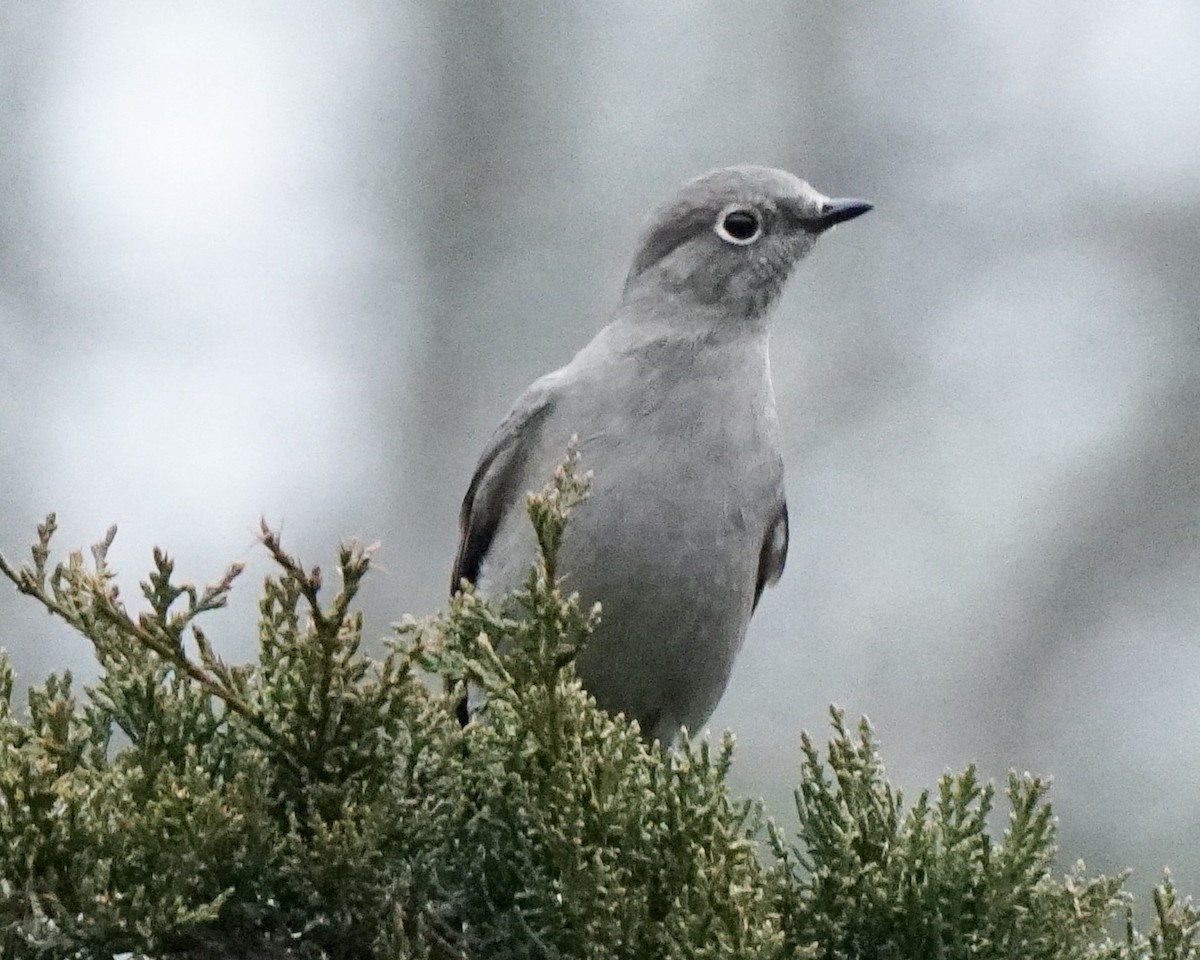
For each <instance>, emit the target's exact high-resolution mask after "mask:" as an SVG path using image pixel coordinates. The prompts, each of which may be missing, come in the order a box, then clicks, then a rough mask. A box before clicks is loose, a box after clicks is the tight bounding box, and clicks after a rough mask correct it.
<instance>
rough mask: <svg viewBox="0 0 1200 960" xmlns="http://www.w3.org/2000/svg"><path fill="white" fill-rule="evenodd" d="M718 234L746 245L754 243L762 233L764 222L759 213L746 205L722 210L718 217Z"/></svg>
mask: <svg viewBox="0 0 1200 960" xmlns="http://www.w3.org/2000/svg"><path fill="white" fill-rule="evenodd" d="M716 230H717V236H718V237H720V238H721V239H722V240H725V241H727V242H729V243H736V244H737V245H738V246H745V245H746V244H748V243H753V242H754V241H755V240H757V239H758V238H759V236H760V235H761V234H762V222H761V221H760V220H759V218H758V214H757V213H755V212H754V211H753V210H747V209H745V208H744V207H734V208H733V209H731V210H725V211H722V213H721V216H720V217H718V218H717V226H716Z"/></svg>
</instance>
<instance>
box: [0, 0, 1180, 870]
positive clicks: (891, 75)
mask: <svg viewBox="0 0 1200 960" xmlns="http://www.w3.org/2000/svg"><path fill="white" fill-rule="evenodd" d="M733 162H757V163H766V164H771V165H778V166H783V167H786V168H788V169H791V170H793V171H795V172H797V173H800V174H801V175H803V176H806V177H807V178H808V179H810V180H811V181H812V182H813V183H814V184H815V185H816V186H817V187H818V188H819V189H821V190H823V191H825V192H827V193H831V194H841V195H855V196H862V197H866V198H868V199H870V200H873V201H874V202H875V203H876V205H877V207H876V211H875V212H874V213H873V214H871V215H870V216H869V217H865V218H863V219H862V220H860V221H856V222H855V223H854V224H853V225H848V226H847V227H845V228H843V229H839V230H838V231H837V232H836V234H835V235H833V236H831V237H828V238H827V239H826V240H825V241H824V242H823V244H822V245H821V246H820V247H819V249H818V250H817V251H816V253H815V254H814V255H813V257H812V258H811V259H810V260H809V261H808V262H807V263H806V264H804V265H803V267H802V268H801V270H800V272H799V274H798V276H797V278H796V279H795V280H794V281H793V284H792V286H791V288H790V291H789V294H788V296H787V297H786V298H785V299H784V301H783V303H782V304H781V307H780V309H779V311H778V316H777V318H776V324H775V331H774V335H773V341H772V348H773V362H774V373H775V383H776V390H777V395H778V401H779V407H780V414H781V417H782V419H783V421H784V425H785V442H786V449H785V459H786V463H787V469H788V494H789V500H790V502H791V508H792V547H791V555H790V558H789V565H788V570H787V573H786V574H785V576H784V579H783V582H782V583H781V585H780V586H779V587H778V588H776V589H775V590H772V591H769V592H768V594H767V595H766V598H765V599H764V601H763V603H762V605H761V607H760V609H759V612H758V615H757V617H756V618H755V621H754V623H753V624H752V627H751V631H750V638H749V641H748V642H747V646H746V648H745V650H744V652H743V655H742V657H741V660H740V662H739V664H738V668H737V671H736V674H735V676H734V679H733V682H732V685H731V687H730V689H729V691H728V693H727V695H726V697H725V700H724V702H723V703H722V705H721V708H720V710H719V711H718V713H717V715H716V716H715V717H714V718H713V721H712V725H713V727H714V728H716V729H720V728H724V727H730V728H733V729H734V730H736V731H737V734H738V739H739V753H738V761H737V766H736V787H737V789H738V790H740V791H742V792H744V793H748V794H754V795H760V796H765V797H766V798H767V799H768V802H769V804H770V806H771V808H772V809H773V811H774V812H775V813H776V814H779V815H780V816H782V817H783V818H784V819H789V803H790V789H791V785H792V784H793V782H794V781H795V779H796V776H797V765H798V755H799V751H798V735H799V731H800V730H801V729H802V728H807V729H810V730H813V731H814V732H816V733H817V735H818V737H822V738H823V736H824V733H825V723H826V720H825V711H826V708H827V705H828V704H829V703H830V702H837V703H839V704H841V705H842V706H843V707H845V708H846V709H847V711H849V712H850V714H851V715H857V714H859V713H864V712H865V713H867V714H868V715H869V716H870V717H871V718H872V720H873V722H874V723H875V725H876V728H877V730H878V732H879V734H880V736H881V737H882V739H883V744H884V751H885V757H886V759H887V761H888V764H889V770H890V772H891V773H892V775H893V776H894V778H895V779H896V780H897V781H899V782H900V783H902V784H904V785H906V786H907V787H908V788H910V789H911V788H915V787H919V786H921V785H924V784H928V783H932V781H933V780H934V779H935V778H936V777H937V776H938V775H939V774H940V773H941V772H942V771H944V770H947V769H953V770H957V769H960V768H961V767H962V766H963V765H964V764H966V763H967V762H968V761H970V760H978V761H979V762H980V765H981V767H982V770H983V771H984V773H986V774H987V775H989V776H993V777H999V778H1003V776H1004V775H1005V772H1006V771H1007V770H1008V769H1009V768H1016V769H1018V770H1031V771H1035V772H1039V773H1052V774H1054V776H1055V788H1054V791H1053V794H1052V797H1053V800H1054V803H1055V807H1056V810H1057V812H1058V814H1059V815H1060V818H1061V822H1062V841H1063V858H1064V866H1065V864H1066V863H1069V862H1070V861H1073V860H1074V859H1075V858H1076V857H1081V856H1082V857H1085V858H1086V859H1087V860H1088V863H1089V866H1091V867H1092V868H1094V869H1104V870H1111V869H1115V868H1119V867H1122V866H1125V865H1130V866H1133V867H1135V868H1136V875H1135V880H1134V886H1135V887H1136V888H1138V889H1141V890H1145V889H1146V888H1147V887H1148V886H1149V885H1150V884H1151V883H1152V882H1153V881H1154V880H1155V879H1157V876H1158V873H1159V870H1160V869H1161V867H1162V865H1163V864H1171V865H1172V866H1173V867H1174V868H1176V875H1177V877H1178V878H1179V880H1180V882H1181V885H1182V886H1183V887H1184V888H1185V889H1187V890H1193V891H1194V890H1196V888H1197V887H1198V886H1200V883H1198V881H1200V845H1198V843H1197V829H1196V828H1197V825H1198V820H1200V789H1198V788H1200V656H1198V653H1200V591H1198V590H1197V583H1198V578H1200V469H1198V468H1200V453H1198V450H1200V329H1198V325H1200V270H1198V269H1197V262H1198V260H1200V229H1198V227H1197V223H1198V220H1200V6H1197V4H1196V3H1195V0H1161V2H1160V0H1152V2H1148V3H1132V2H1128V3H1123V2H1119V0H1061V2H1058V3H1054V4H1050V5H1046V4H1040V3H1032V2H1024V0H1019V2H1009V3H990V2H985V3H974V4H963V3H958V2H955V0H925V2H918V0H907V2H901V0H891V2H889V0H884V2H880V3H872V4H865V3H845V2H835V0H827V2H814V3H805V4H799V3H796V2H794V0H775V2H762V3H758V4H754V5H749V4H735V3H727V2H694V3H688V4H682V3H678V4H677V3H663V4H643V3H633V2H626V3H588V4H583V3H580V4H544V3H535V2H511V3H506V4H503V5H500V4H476V3H468V2H458V3H453V2H441V0H428V2H424V3H421V2H415V0H413V2H406V3H405V2H401V3H397V2H382V0H376V2H372V0H359V2H354V3H345V4H332V3H327V4H321V3H314V2H309V0H290V2H287V3H285V2H282V0H278V2H245V0H236V2H235V0H229V2H223V3H222V2H210V3H204V4H194V3H176V4H160V3H153V2H150V0H145V2H125V3H118V2H101V3H95V2H87V3H85V2H82V0H80V2H62V0H39V2H38V3H36V4H33V3H30V4H18V3H5V4H3V5H2V6H0V377H2V379H0V398H2V403H0V451H2V460H0V466H2V473H0V483H2V501H0V549H3V550H4V551H5V552H6V554H7V555H8V556H9V557H11V558H17V557H18V556H24V548H25V545H26V544H27V543H28V542H29V541H30V540H31V539H32V537H33V529H34V525H35V524H36V523H37V522H38V521H39V520H40V519H41V518H42V516H43V515H44V514H45V513H46V512H47V511H49V510H51V509H53V510H57V511H58V513H59V517H60V521H61V533H60V536H59V546H60V548H64V549H65V548H67V547H75V546H79V545H83V544H87V543H90V542H92V541H93V540H95V539H96V538H98V537H99V536H100V535H101V534H102V533H103V531H104V529H105V528H106V527H107V525H108V524H109V523H111V522H116V523H118V524H119V526H120V530H121V533H120V535H119V537H118V539H117V542H116V545H115V547H114V549H113V552H112V556H113V558H114V560H115V563H116V566H117V568H118V569H119V570H120V571H121V573H122V574H123V577H124V579H123V583H124V587H125V594H126V596H127V597H130V598H136V597H137V595H138V594H137V588H136V581H137V579H138V578H139V577H141V576H142V575H143V574H144V572H145V570H146V569H147V567H148V564H149V552H150V549H151V547H152V546H153V545H154V544H161V545H163V546H165V547H167V548H168V549H169V550H170V551H171V552H173V553H174V554H175V555H176V556H177V557H178V560H179V569H180V571H181V572H182V574H183V575H184V576H185V577H190V578H193V579H195V580H198V581H206V580H211V579H215V578H216V577H217V576H218V575H219V574H220V572H221V571H222V569H223V567H224V565H225V564H226V563H227V562H228V561H231V560H233V559H236V558H246V559H249V560H250V562H251V568H250V572H249V573H248V575H247V577H246V579H245V580H243V582H242V584H241V590H240V591H239V592H238V594H237V597H236V600H235V603H234V604H233V606H232V608H231V609H230V610H228V611H225V612H223V613H221V614H220V615H218V616H216V617H214V618H212V619H211V620H210V624H211V628H210V630H209V633H210V636H212V637H213V638H214V639H215V640H216V641H217V642H218V643H220V644H221V646H222V649H223V650H224V652H226V653H227V654H228V655H230V656H234V657H245V656H249V655H250V654H251V652H252V643H253V636H254V633H253V629H252V627H251V623H252V620H253V616H254V610H255V599H256V597H255V594H256V591H257V584H256V580H257V579H258V578H260V577H261V576H262V575H263V574H264V573H265V572H266V570H267V565H266V563H265V562H264V560H263V557H262V551H261V550H260V549H256V548H255V546H254V536H255V529H256V525H257V521H258V518H259V516H260V515H262V516H265V517H266V518H267V519H268V520H269V521H270V522H272V523H273V524H276V525H280V526H282V529H283V534H284V542H285V545H289V546H290V547H292V548H294V549H296V550H298V551H300V552H301V554H302V555H303V557H304V558H305V559H306V560H307V561H309V562H321V563H322V564H325V565H326V566H330V565H331V563H330V562H331V560H332V557H333V553H334V549H335V545H336V543H337V542H338V540H339V539H341V538H345V537H349V536H352V535H358V536H361V537H363V538H365V539H368V540H374V539H378V540H380V541H381V542H382V549H381V550H380V553H379V568H378V570H377V573H376V575H375V576H374V577H373V578H372V580H371V581H370V582H369V584H368V586H367V589H366V591H365V604H366V608H367V611H368V617H369V624H370V630H371V633H372V635H373V636H383V635H384V634H386V633H387V631H388V629H389V623H390V622H391V621H393V620H396V619H398V618H399V617H400V615H401V614H403V613H405V612H411V613H414V614H418V615H419V614H424V613H429V612H432V611H434V610H435V609H437V608H438V607H439V606H440V605H441V604H442V603H443V599H444V591H445V587H446V579H447V574H448V571H449V567H450V561H451V559H452V555H453V552H454V548H455V538H456V528H455V516H456V511H457V508H458V503H459V498H460V497H461V495H462V493H463V491H464V489H465V486H466V483H467V481H468V479H469V477H470V474H471V471H472V468H473V466H474V462H475V459H476V457H477V455H478V453H479V451H480V449H481V448H482V445H483V443H484V442H485V440H486V439H487V437H488V435H489V433H490V432H491V430H492V428H493V427H494V426H495V425H496V423H497V422H498V421H499V418H500V417H501V416H502V415H503V414H504V412H505V410H506V409H507V407H508V405H509V404H510V402H511V401H512V399H513V398H514V397H515V396H516V394H517V393H518V392H519V391H520V390H521V389H522V388H523V387H524V386H525V385H526V384H527V383H528V382H529V381H530V380H532V379H533V378H534V377H535V376H537V375H539V374H540V373H542V372H545V371H546V370H549V369H551V368H552V367H555V366H558V365H560V364H561V363H563V362H565V361H566V360H567V359H568V358H569V357H570V356H571V355H572V353H573V352H574V351H575V350H576V349H577V348H578V347H579V346H581V345H582V344H583V343H584V342H585V341H586V340H587V339H588V338H589V337H590V336H591V335H592V334H593V332H594V331H595V330H596V329H597V328H598V327H599V326H600V325H601V324H602V323H603V322H604V321H605V317H606V314H607V313H608V311H609V310H610V309H611V308H612V307H613V305H614V304H615V302H616V298H617V296H618V294H619V290H620V286H621V282H622V279H623V276H624V272H625V269H626V265H627V262H628V259H629V257H630V255H631V252H632V247H633V244H634V242H635V240H636V237H637V234H638V231H639V229H640V227H641V225H642V223H643V221H644V218H645V217H646V215H647V213H648V211H649V209H650V208H651V207H652V206H653V205H654V204H656V203H657V202H659V201H660V200H661V199H663V198H664V197H665V196H666V195H667V194H668V193H669V192H670V191H671V190H673V189H674V187H675V185H676V184H677V183H678V182H679V181H680V180H682V179H684V178H685V177H688V176H692V175H694V174H696V173H699V172H702V171H704V170H706V169H708V168H710V167H712V166H717V165H723V164H727V163H733ZM0 644H3V645H4V646H6V647H8V648H9V649H10V650H11V651H12V652H13V655H14V658H15V660H16V664H17V667H18V669H19V671H20V672H21V674H22V676H23V678H24V679H26V680H32V679H38V678H40V677H41V676H42V675H44V673H45V672H46V671H48V670H50V669H57V668H61V667H63V666H68V665H69V666H70V667H71V668H72V669H74V670H75V671H76V673H77V675H80V676H82V677H83V678H85V679H86V678H88V677H91V676H94V675H95V670H94V666H93V664H92V660H91V657H90V653H89V651H88V649H87V648H86V646H85V645H84V643H83V641H82V640H80V639H79V638H78V637H76V636H74V635H73V634H71V633H70V632H69V631H68V630H67V629H65V628H64V627H62V626H61V625H59V624H57V623H55V622H53V621H51V620H49V618H47V617H46V616H45V615H44V614H42V613H40V612H39V610H38V609H37V608H36V607H35V606H34V604H33V603H32V602H31V601H28V600H25V599H21V598H18V597H17V596H16V595H15V594H14V593H13V591H11V590H9V589H0Z"/></svg>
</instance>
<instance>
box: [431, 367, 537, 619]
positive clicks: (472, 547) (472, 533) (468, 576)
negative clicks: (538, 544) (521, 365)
mask: <svg viewBox="0 0 1200 960" xmlns="http://www.w3.org/2000/svg"><path fill="white" fill-rule="evenodd" d="M551 407H552V403H551V397H550V392H549V390H548V389H545V388H539V387H538V386H537V385H536V384H535V385H534V386H533V387H531V388H530V389H529V391H528V392H527V393H526V394H525V395H524V396H523V397H522V398H521V399H520V400H518V401H517V405H516V406H515V407H513V409H512V411H511V412H510V413H509V415H508V416H507V417H505V418H504V421H503V423H501V424H500V426H499V427H498V428H497V429H496V432H495V433H494V434H493V435H492V439H491V440H490V441H488V445H487V448H486V449H485V450H484V451H483V456H482V457H480V459H479V466H477V467H476V468H475V475H474V476H473V477H471V485H470V486H469V487H467V495H466V496H465V497H463V503H462V510H461V511H460V512H459V515H458V531H459V541H458V555H457V556H456V557H455V558H454V570H453V572H452V574H451V577H450V594H451V596H453V595H454V593H455V591H457V590H458V589H459V588H460V586H461V585H462V581H463V580H466V581H468V582H469V583H475V582H476V580H477V579H478V577H479V569H480V567H482V566H483V561H484V558H485V557H486V556H487V552H488V548H489V547H490V546H491V545H492V538H493V537H495V536H496V531H497V530H498V529H499V527H500V522H501V521H502V520H503V519H504V510H505V508H506V507H508V505H509V504H510V503H511V501H512V497H513V485H514V484H515V483H516V482H517V481H518V478H519V476H520V472H521V469H520V468H521V464H522V462H523V460H524V455H525V453H526V451H527V450H528V447H529V445H530V444H531V443H533V442H535V440H536V437H537V433H538V428H539V427H540V426H541V424H542V421H543V420H545V418H546V415H547V414H548V413H549V412H550V410H551Z"/></svg>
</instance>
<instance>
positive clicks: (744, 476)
mask: <svg viewBox="0 0 1200 960" xmlns="http://www.w3.org/2000/svg"><path fill="white" fill-rule="evenodd" d="M869 209H870V205H869V204H866V203H863V202H862V201H859V200H831V199H829V198H828V197H825V196H822V195H821V194H819V193H817V192H816V191H815V190H814V189H813V188H812V187H810V186H809V185H808V184H807V183H805V182H804V181H803V180H800V179H798V178H797V177H794V176H792V175H791V174H789V173H785V172H784V171H782V170H772V169H768V168H766V167H754V166H742V167H730V168H727V169H722V170H715V171H713V172H711V173H708V174H706V175H704V176H702V177H699V178H697V179H695V180H692V181H690V182H688V183H686V184H684V185H683V187H682V188H681V189H680V190H679V192H678V194H677V195H676V196H675V197H674V199H672V200H671V201H670V202H668V203H667V204H666V205H665V206H663V207H662V208H661V209H660V210H659V211H658V212H657V213H656V214H655V215H654V216H653V217H652V218H651V220H650V223H649V225H648V227H647V229H646V231H645V233H644V234H643V237H642V240H641V243H640V244H639V246H638V250H637V253H636V255H635V257H634V260H633V265H632V267H631V269H630V271H629V276H628V279H627V280H626V283H625V291H624V296H623V297H622V301H621V305H620V306H619V307H618V309H617V311H616V314H615V315H614V317H613V319H612V321H611V322H610V323H609V325H608V326H606V327H605V328H604V329H603V330H601V331H600V333H599V334H597V336H596V338H595V339H594V340H592V342H591V343H589V344H588V345H587V346H585V347H584V348H583V349H582V350H581V351H580V352H579V353H578V354H577V355H576V356H575V358H574V359H573V360H572V361H571V362H570V363H568V364H567V365H566V366H565V367H562V368H561V369H559V370H556V371H554V372H553V373H550V374H547V375H546V376H544V377H542V378H541V379H540V380H537V381H536V382H535V383H533V385H532V386H530V387H529V389H528V390H526V392H525V394H524V395H523V396H522V397H521V398H520V399H519V400H518V401H517V403H516V405H515V406H514V407H513V409H512V411H511V412H510V413H509V414H508V416H507V417H506V418H505V419H504V421H503V422H502V423H501V424H500V427H499V429H498V430H497V431H496V433H495V434H494V435H493V437H492V439H491V441H490V442H489V443H488V445H487V448H486V450H485V451H484V453H483V457H482V458H481V460H480V462H479V466H478V467H477V469H476V471H475V475H474V477H473V478H472V480H471V484H470V487H469V489H468V490H467V495H466V498H465V499H464V501H463V507H462V514H461V518H460V526H461V540H460V544H459V550H458V556H457V558H456V560H455V563H454V571H453V575H452V590H453V589H457V588H458V586H459V584H460V582H461V580H462V579H466V580H468V581H471V582H474V583H476V584H477V585H478V587H479V589H480V590H481V591H482V592H483V593H484V594H485V595H499V594H501V593H504V592H506V591H508V590H511V589H513V588H515V587H517V586H518V585H519V584H520V583H521V582H522V581H523V580H524V578H525V576H526V575H527V573H528V570H529V565H530V563H531V562H532V560H533V558H534V554H535V543H534V538H533V532H532V528H531V526H530V524H529V520H528V518H527V516H526V514H525V510H524V495H525V492H526V491H528V490H536V489H540V488H541V487H542V486H543V485H544V484H545V483H546V482H547V480H548V479H549V478H550V476H551V475H552V473H553V471H554V468H555V466H556V465H557V464H558V463H559V462H560V461H561V459H562V457H563V454H564V452H565V450H566V446H567V443H568V441H569V439H570V437H571V436H572V435H573V434H575V435H578V438H579V453H580V461H581V463H582V465H583V466H584V468H586V469H589V470H591V471H593V472H594V480H593V483H592V492H591V497H590V498H589V500H588V501H587V502H586V503H584V504H583V505H581V506H580V507H578V508H577V509H576V511H575V513H574V514H573V516H572V518H571V522H570V523H569V524H568V525H567V531H566V535H565V538H564V541H563V545H562V550H561V552H560V555H559V563H558V568H559V570H560V571H561V572H562V575H563V585H564V587H565V589H567V590H578V591H579V592H580V594H581V595H582V596H583V598H584V600H585V601H587V602H592V601H596V600H599V601H600V603H601V605H602V619H601V625H600V628H599V630H598V631H597V634H596V635H595V636H594V637H593V639H592V641H591V642H590V643H589V644H588V646H587V647H586V648H585V649H584V651H583V653H582V654H581V656H580V658H579V662H578V670H579V676H580V677H581V679H582V680H583V683H584V686H585V687H586V688H587V689H588V691H589V692H590V693H592V694H593V695H594V696H595V697H596V700H597V702H598V703H599V704H600V706H601V707H604V708H606V709H608V710H610V711H613V712H623V713H625V714H626V716H628V717H630V718H631V719H636V720H637V721H638V723H639V724H640V725H641V729H642V732H643V734H644V735H645V736H646V737H647V738H649V739H661V740H663V741H669V740H670V739H672V738H673V737H674V736H675V734H676V732H677V731H678V729H679V727H680V726H687V727H689V728H690V729H693V730H694V729H696V728H697V727H699V726H700V725H701V724H703V723H704V721H705V720H707V719H708V717H709V715H710V714H711V713H712V711H713V709H714V708H715V707H716V705H717V701H718V700H719V699H720V697H721V694H722V693H723V691H724V689H725V685H726V683H727V681H728V679H729V674H730V671H731V669H732V667H733V661H734V658H735V657H736V655H737V653H738V650H739V649H740V648H741V645H742V641H743V639H744V638H745V635H746V628H747V625H748V624H749V622H750V615H751V614H752V613H753V611H754V608H755V606H756V605H757V603H758V600H759V597H760V596H761V594H762V591H763V589H764V588H765V587H766V586H768V585H771V584H774V583H775V582H776V581H777V580H778V579H779V577H780V574H781V573H782V572H783V566H784V561H785V560H786V558H787V546H788V515H787V504H786V502H785V500H784V486H783V461H782V459H781V457H780V453H779V446H780V444H779V421H778V418H777V417H776V413H775V398H774V394H773V391H772V388H771V374H770V366H769V362H768V356H767V314H768V312H769V309H770V307H771V305H772V304H773V303H774V301H775V300H776V298H777V297H778V295H779V293H780V291H781V290H782V289H783V285H784V282H785V281H786V280H787V277H788V275H789V273H790V272H791V269H792V267H793V266H794V265H795V264H796V262H797V261H799V260H800V258H801V257H803V256H804V255H805V254H806V253H807V252H808V251H809V250H810V249H811V248H812V246H813V244H814V243H815V241H816V239H817V237H818V235H819V234H820V233H822V232H823V231H824V230H826V229H828V228H829V227H831V226H833V225H834V224H835V223H839V222H841V221H843V220H849V219H851V218H852V217H856V216H858V215H859V214H861V213H865V212H866V211H867V210H869Z"/></svg>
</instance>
